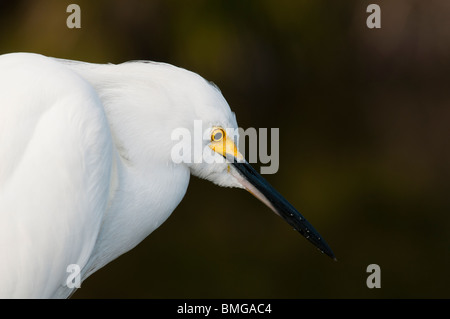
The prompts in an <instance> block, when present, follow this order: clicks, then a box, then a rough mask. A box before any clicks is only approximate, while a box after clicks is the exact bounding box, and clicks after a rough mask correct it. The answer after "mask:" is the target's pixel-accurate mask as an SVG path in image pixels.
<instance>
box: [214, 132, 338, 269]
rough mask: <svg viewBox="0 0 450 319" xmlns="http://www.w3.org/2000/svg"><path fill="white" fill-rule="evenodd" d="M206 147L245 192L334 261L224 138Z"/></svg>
mask: <svg viewBox="0 0 450 319" xmlns="http://www.w3.org/2000/svg"><path fill="white" fill-rule="evenodd" d="M210 147H211V149H213V150H214V151H215V152H217V153H219V154H221V155H222V156H223V157H225V158H226V159H227V160H228V161H229V162H230V165H231V166H232V167H233V168H234V169H233V170H231V173H232V174H233V176H234V177H235V178H236V179H237V180H238V182H239V183H240V184H241V185H242V186H243V187H244V188H245V189H246V190H247V191H249V192H250V193H251V194H252V195H253V196H255V197H256V198H258V199H259V200H260V201H262V202H263V203H264V204H265V205H266V206H268V207H269V208H270V209H271V210H272V211H274V212H275V213H276V214H277V215H279V216H280V217H281V218H283V219H284V220H285V221H286V222H287V223H288V224H289V225H291V226H292V227H293V228H294V229H295V230H296V231H298V232H299V233H300V234H301V235H302V236H304V237H305V238H306V239H307V240H309V241H310V242H311V243H312V244H313V245H314V246H316V247H317V248H318V249H319V250H320V251H321V252H322V253H325V254H326V255H328V256H329V257H331V258H333V259H334V260H336V257H335V256H334V253H333V251H332V250H331V248H330V247H329V246H328V244H327V243H326V241H325V240H324V239H323V238H322V236H321V235H320V234H319V233H318V232H317V231H316V230H315V229H314V227H313V226H312V225H311V224H310V223H309V222H308V221H307V220H306V219H305V217H303V215H302V214H300V213H299V212H298V211H297V210H296V209H295V208H294V206H292V205H291V204H290V203H289V202H288V201H287V200H286V199H285V198H284V197H283V196H281V194H280V193H278V191H277V190H275V189H274V188H273V187H272V186H271V185H270V184H269V182H267V181H266V180H265V179H264V178H263V177H262V176H261V175H260V174H258V172H256V170H255V169H254V168H253V167H252V166H251V165H250V164H249V163H248V162H247V161H246V160H245V159H244V157H243V156H242V154H241V153H239V152H238V150H237V148H236V145H235V144H234V143H233V141H231V140H230V139H227V138H226V135H225V136H224V137H223V139H222V140H220V142H217V143H214V142H213V143H212V144H211V146H210Z"/></svg>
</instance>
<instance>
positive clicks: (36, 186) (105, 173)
mask: <svg viewBox="0 0 450 319" xmlns="http://www.w3.org/2000/svg"><path fill="white" fill-rule="evenodd" d="M195 120H202V124H203V130H204V131H206V132H208V133H209V135H210V136H211V139H209V140H205V141H203V143H204V146H205V147H209V149H210V151H211V153H212V156H215V157H217V158H222V159H223V158H227V159H230V158H231V159H232V160H234V161H231V162H228V163H226V162H223V161H222V162H223V163H213V164H208V163H205V162H202V163H185V162H182V163H175V162H174V161H173V160H172V158H171V149H172V147H173V145H174V141H173V140H172V139H171V134H172V132H173V131H174V130H175V129H177V128H187V129H189V130H193V123H194V121H195ZM226 128H237V123H236V119H235V115H234V113H233V112H232V111H231V110H230V107H229V106H228V103H227V102H226V100H225V98H224V97H223V96H222V94H221V92H220V91H219V90H218V88H217V87H216V86H214V85H212V84H211V83H210V82H207V81H206V80H205V79H203V78H202V77H201V76H199V75H197V74H195V73H193V72H190V71H187V70H185V69H182V68H178V67H175V66H172V65H169V64H163V63H155V62H148V61H133V62H126V63H123V64H118V65H114V64H91V63H85V62H78V61H69V60H61V59H56V58H50V57H45V56H42V55H39V54H33V53H11V54H5V55H2V56H0V298H66V297H69V296H70V295H71V294H72V293H73V292H74V290H75V288H73V287H69V286H68V281H67V278H68V275H69V273H68V268H67V267H68V266H69V265H78V266H79V267H80V269H81V273H80V276H81V277H80V278H81V281H83V280H84V279H86V278H87V277H88V276H89V275H91V274H92V273H94V272H95V271H97V270H98V269H100V268H101V267H103V266H105V265H106V264H108V263H109V262H111V261H112V260H114V259H115V258H117V257H119V256H120V255H122V254H124V253H125V252H127V251H129V250H130V249H132V248H133V247H135V246H136V245H137V244H139V243H140V242H141V241H142V240H143V239H144V238H146V237H147V236H148V235H149V234H150V233H151V232H153V231H154V230H155V229H156V228H158V227H159V226H160V225H161V224H162V223H163V222H164V221H165V220H166V219H167V218H168V217H169V215H170V214H171V213H172V211H173V210H174V209H175V208H176V207H177V205H178V204H179V203H180V201H181V200H182V198H183V196H184V194H185V192H186V189H187V187H188V183H189V178H190V175H191V174H192V175H195V176H198V177H200V178H204V179H207V180H210V181H212V182H213V183H216V184H218V185H220V186H227V187H238V188H245V189H247V190H248V191H250V192H251V193H252V194H253V195H255V196H256V197H257V198H259V199H260V200H262V201H263V202H264V203H265V204H266V205H267V206H269V207H270V208H271V209H272V210H273V211H275V212H276V213H277V214H279V215H280V216H281V217H282V218H284V219H285V220H286V221H287V222H288V223H289V224H290V225H291V226H292V227H294V228H295V229H296V230H298V231H299V232H300V233H301V234H302V235H304V236H305V237H306V238H307V239H308V240H309V241H311V242H312V243H313V244H314V245H315V246H316V247H318V248H319V249H320V250H321V251H322V252H324V253H325V254H327V255H329V256H330V257H332V258H334V255H333V253H332V251H331V249H330V248H329V246H328V245H327V244H326V242H325V241H324V240H323V239H322V238H321V237H320V236H319V234H318V233H317V232H316V231H315V230H314V228H313V227H312V226H311V225H310V224H309V223H308V222H307V221H306V220H305V219H304V217H303V216H302V215H301V214H300V213H299V212H298V211H297V210H295V208H294V207H292V206H291V205H290V204H289V203H288V202H287V201H286V200H285V199H284V198H283V197H282V196H281V195H280V194H279V193H278V192H276V191H275V190H274V189H273V188H272V187H271V186H270V185H269V184H268V183H267V182H266V181H265V180H264V179H263V178H262V177H261V176H260V175H259V174H258V173H257V172H256V171H255V170H254V169H253V168H251V166H250V165H249V164H248V163H247V162H246V161H245V160H243V158H242V155H241V154H240V153H239V152H238V150H237V148H236V146H235V145H236V143H235V141H233V140H232V139H231V138H228V136H227V135H226Z"/></svg>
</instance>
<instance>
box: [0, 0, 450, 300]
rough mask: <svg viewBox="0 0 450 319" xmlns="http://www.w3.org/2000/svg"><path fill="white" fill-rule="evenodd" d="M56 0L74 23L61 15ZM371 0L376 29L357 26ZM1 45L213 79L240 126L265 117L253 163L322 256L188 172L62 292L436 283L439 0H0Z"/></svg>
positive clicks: (368, 294) (443, 165)
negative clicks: (138, 232)
mask: <svg viewBox="0 0 450 319" xmlns="http://www.w3.org/2000/svg"><path fill="white" fill-rule="evenodd" d="M72 2H73V3H77V4H79V5H80V7H81V26H82V28H81V29H68V28H67V27H66V19H67V17H68V16H69V13H66V8H67V6H68V5H69V4H70V3H72ZM370 3H377V4H379V5H380V6H381V29H368V28H367V26H366V18H367V16H368V15H369V14H368V13H366V8H367V6H368V5H369V4H370ZM17 51H27V52H37V53H41V54H45V55H49V56H55V57H61V58H67V59H77V60H84V61H88V62H99V63H107V62H111V63H120V62H124V61H127V60H136V59H139V60H154V61H163V62H168V63H171V64H175V65H177V66H181V67H184V68H186V69H189V70H192V71H195V72H197V73H199V74H201V75H202V76H204V77H205V78H207V79H208V80H211V81H214V82H215V83H216V84H217V85H218V86H219V87H220V88H221V90H222V92H223V94H224V96H225V97H226V99H227V101H228V102H229V104H230V106H231V108H232V109H233V111H234V112H235V113H236V115H237V119H238V124H239V126H240V127H243V128H248V127H255V128H272V127H274V128H280V168H279V171H278V172H277V173H276V174H274V175H265V177H266V179H267V180H269V181H270V182H271V183H272V184H273V185H274V186H275V187H276V188H277V189H278V190H279V191H280V192H281V193H282V194H283V195H284V196H285V197H286V198H287V199H288V200H290V201H291V203H292V204H293V205H294V206H296V207H297V208H298V209H299V210H300V211H301V212H302V213H303V214H304V215H305V217H307V218H308V220H309V221H310V222H311V223H312V224H313V225H314V226H315V227H316V228H317V229H318V230H319V232H320V233H321V234H322V235H323V236H324V237H325V238H326V240H327V242H328V243H329V244H330V246H331V247H332V248H333V250H334V252H335V254H336V256H337V258H338V262H334V261H332V260H331V259H330V258H328V257H326V256H325V255H321V254H320V253H319V252H318V251H317V250H316V249H315V248H314V247H313V246H312V245H311V244H309V243H308V242H307V241H306V240H305V239H304V238H302V237H301V236H300V235H299V234H298V233H296V232H294V231H293V230H292V229H291V227H289V226H288V225H287V224H286V223H285V222H284V221H283V220H282V219H280V218H279V217H278V216H276V215H275V214H273V213H272V212H271V211H270V210H269V209H268V208H266V207H265V206H264V205H263V204H261V203H260V202H259V201H257V200H256V199H255V198H253V197H252V196H251V195H249V194H248V193H247V192H245V191H242V190H236V189H223V188H219V187H217V186H214V185H212V184H211V183H209V182H206V181H203V180H199V179H197V178H192V180H191V184H190V186H189V189H188V192H187V194H186V196H185V198H184V200H183V201H182V203H181V204H180V205H179V207H178V208H177V209H176V210H175V212H174V213H173V215H172V216H171V217H170V218H169V219H168V220H167V221H166V222H165V223H164V224H163V225H162V226H161V227H160V228H159V229H157V230H156V231H155V232H154V233H153V234H152V235H150V236H149V237H148V238H147V239H146V240H145V241H144V242H142V243H141V244H140V245H139V246H138V247H136V248H135V249H133V250H132V251H130V252H128V253H127V254H125V255H123V256H121V257H120V258H118V259H117V260H116V261H114V262H112V263H111V264H109V265H107V266H106V267H105V268H103V269H102V270H100V271H98V272H97V273H95V274H94V275H93V276H91V277H90V278H88V279H87V280H86V281H85V282H83V284H82V287H81V289H79V290H78V291H77V292H76V293H75V295H74V296H73V297H74V298H109V297H113V298H449V297H450V289H449V285H450V280H449V278H450V276H449V270H450V256H449V253H450V235H449V233H448V230H449V228H450V215H449V212H450V200H449V190H450V187H449V176H450V174H449V173H450V169H449V162H450V147H449V146H450V145H449V136H450V134H449V133H450V132H449V123H450V104H449V103H450V92H449V87H450V75H449V74H450V73H449V72H450V2H449V1H447V0H439V1H430V0H428V1H419V0H416V1H413V0H396V1H387V0H386V1H319V0H310V1H299V0H295V1H279V0H277V1H274V0H272V1H262V0H257V1H256V0H255V1H238V0H236V1H231V0H226V1H225V0H224V1H213V0H208V1H206V0H204V1H199V0H194V1H181V0H180V1H167V0H152V1H143V0H133V1H119V0H114V1H112V0H109V1H40V0H39V1H35V0H33V1H23V0H22V1H14V2H13V1H10V2H5V1H4V2H1V4H0V53H8V52H17ZM256 166H258V165H256ZM372 263H375V264H378V265H379V266H380V267H381V288H380V289H368V288H367V286H366V278H367V276H368V275H369V274H368V273H366V267H367V266H368V265H369V264H372Z"/></svg>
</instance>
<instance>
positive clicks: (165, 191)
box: [83, 153, 190, 279]
mask: <svg viewBox="0 0 450 319" xmlns="http://www.w3.org/2000/svg"><path fill="white" fill-rule="evenodd" d="M147 167H148V168H147V169H143V168H142V167H138V166H130V161H129V159H123V158H121V157H120V155H119V153H117V156H116V163H115V167H114V173H113V178H112V181H111V195H110V203H109V207H108V210H107V212H106V214H105V218H104V220H103V221H102V226H101V229H100V232H99V237H98V239H97V241H96V244H95V247H94V250H93V253H92V255H91V258H90V260H89V262H88V265H87V267H85V269H83V272H84V274H83V279H85V278H87V277H88V276H89V275H90V274H92V273H94V272H95V271H97V270H98V269H100V268H101V267H103V266H105V265H106V264H108V263H109V262H111V261H112V260H114V259H115V258H117V257H119V256H120V255H122V254H124V253H126V252H127V251H129V250H131V249H132V248H134V247H135V246H136V245H137V244H139V243H140V242H141V241H142V240H144V239H145V238H146V237H147V236H148V235H150V234H151V233H152V232H153V231H154V230H155V229H157V228H158V227H159V226H160V225H161V224H162V223H163V222H164V221H165V220H166V219H167V218H168V217H169V216H170V215H171V213H172V211H173V210H174V209H175V208H176V207H177V206H178V204H179V203H180V202H181V200H182V199H183V197H184V195H185V193H186V190H187V187H188V183H189V178H190V172H189V170H188V169H187V168H186V167H185V166H180V165H178V166H172V167H171V166H169V165H166V164H164V163H149V164H148V166H147ZM150 167H151V169H150Z"/></svg>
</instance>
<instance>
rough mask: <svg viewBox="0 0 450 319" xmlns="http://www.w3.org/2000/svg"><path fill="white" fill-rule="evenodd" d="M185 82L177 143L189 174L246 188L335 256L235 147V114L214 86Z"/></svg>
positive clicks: (176, 152) (217, 182) (309, 225)
mask: <svg viewBox="0 0 450 319" xmlns="http://www.w3.org/2000/svg"><path fill="white" fill-rule="evenodd" d="M189 83H190V84H189V86H190V87H189V90H190V91H189V96H190V104H191V108H190V111H191V116H190V117H186V118H190V121H191V122H190V123H186V125H187V126H188V129H187V130H186V131H185V132H188V133H189V134H187V135H189V138H185V141H181V142H180V143H181V144H179V145H181V146H185V147H187V149H188V151H187V153H189V155H192V156H190V157H189V156H187V157H186V158H187V159H188V161H186V162H187V163H185V164H186V165H187V166H188V167H189V169H190V171H191V174H192V175H194V176H197V177H200V178H203V179H207V180H209V181H211V182H213V183H215V184H217V185H219V186H225V187H237V188H244V189H246V190H247V191H248V192H250V193H251V194H252V195H253V196H255V197H256V198H257V199H259V200H260V201H262V202H263V203H264V204H265V205H266V206H268V207H269V208H270V209H271V210H272V211H273V212H275V213H276V214H277V215H279V216H280V217H282V218H283V219H284V220H285V221H286V222H287V223H288V224H289V225H291V226H292V227H293V228H294V229H295V230H297V231H298V232H299V233H300V234H301V235H303V236H304V237H305V238H306V239H308V240H309V241H310V242H311V243H313V244H314V245H315V246H316V247H317V248H318V249H319V250H320V251H321V252H323V253H325V254H326V255H328V256H330V257H331V258H333V259H335V256H334V254H333V252H332V250H331V249H330V247H329V246H328V244H327V243H326V242H325V240H324V239H323V238H322V237H321V236H320V235H319V233H318V232H317V231H316V230H315V229H314V228H313V226H312V225H311V224H310V223H309V222H308V221H307V220H306V219H305V217H303V216H302V215H301V214H300V213H299V212H298V211H297V210H296V209H295V208H294V207H293V206H292V205H291V204H290V203H289V202H288V201H287V200H286V199H285V198H284V197H283V196H282V195H281V194H280V193H279V192H278V191H276V190H275V188H273V187H272V186H271V185H270V184H269V183H268V182H267V180H265V179H264V178H263V177H262V176H261V175H260V174H259V173H258V172H257V171H256V170H255V169H254V168H253V167H252V166H251V165H250V164H249V163H248V162H247V161H246V160H245V158H244V156H243V155H242V154H241V152H240V151H239V148H238V145H239V143H238V141H239V131H238V126H237V122H236V117H235V114H234V113H233V112H232V111H231V109H230V107H229V105H228V103H227V102H226V100H225V98H224V97H223V95H222V93H221V91H220V90H219V89H218V88H217V86H215V85H214V84H212V83H209V82H207V81H205V80H204V79H203V78H201V77H199V76H197V75H196V77H195V80H194V79H192V80H191V81H189ZM192 102H194V103H192ZM179 133H181V132H179ZM181 135H182V134H181ZM175 136H177V134H175ZM178 136H180V134H178ZM192 136H193V137H192ZM185 142H187V143H186V144H183V143H185ZM187 144H189V145H187ZM179 151H180V150H179V149H176V150H175V152H174V153H175V154H180V152H179ZM174 153H172V154H174ZM185 153H186V152H185ZM185 153H184V154H185ZM189 159H191V160H189Z"/></svg>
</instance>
